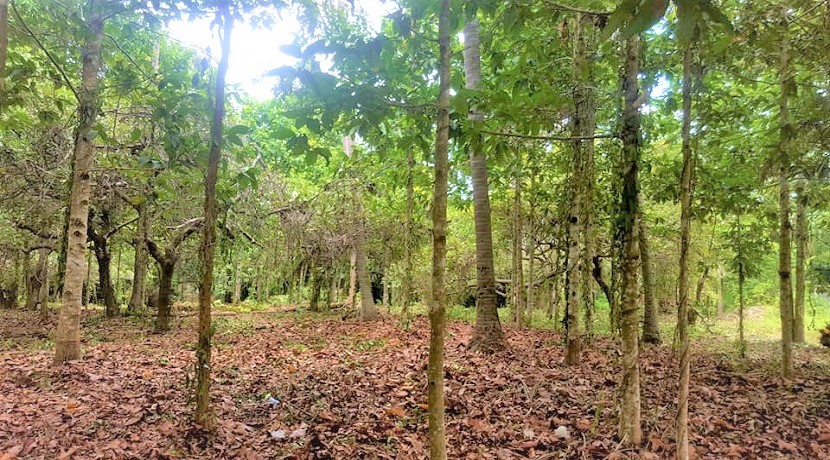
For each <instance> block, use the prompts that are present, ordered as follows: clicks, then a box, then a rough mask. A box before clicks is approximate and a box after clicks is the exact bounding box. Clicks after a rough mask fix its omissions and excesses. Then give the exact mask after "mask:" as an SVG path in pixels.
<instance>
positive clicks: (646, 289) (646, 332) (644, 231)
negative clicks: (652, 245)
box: [637, 193, 660, 344]
mask: <svg viewBox="0 0 830 460" xmlns="http://www.w3.org/2000/svg"><path fill="white" fill-rule="evenodd" d="M637 199H638V203H637V204H638V207H639V209H638V214H637V222H638V223H639V228H638V229H637V230H638V231H639V233H638V235H637V236H638V238H637V241H638V243H639V246H640V274H641V275H642V277H643V342H645V343H651V344H658V343H660V328H659V322H658V314H657V299H656V298H655V296H654V274H653V273H652V271H651V252H650V250H649V244H648V226H647V225H646V220H645V217H644V216H643V194H642V193H640V194H639V195H638V197H637Z"/></svg>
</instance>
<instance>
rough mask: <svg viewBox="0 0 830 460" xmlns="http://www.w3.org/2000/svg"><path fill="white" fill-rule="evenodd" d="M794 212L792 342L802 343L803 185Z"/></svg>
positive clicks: (805, 230) (805, 224) (805, 227)
mask: <svg viewBox="0 0 830 460" xmlns="http://www.w3.org/2000/svg"><path fill="white" fill-rule="evenodd" d="M796 191H797V193H798V195H797V198H796V208H795V209H796V211H795V305H794V306H793V342H796V343H804V294H805V291H806V280H805V277H806V266H807V245H808V244H809V243H808V242H809V230H808V222H807V200H808V197H807V194H806V192H805V191H804V185H803V184H799V186H798V187H797V188H796Z"/></svg>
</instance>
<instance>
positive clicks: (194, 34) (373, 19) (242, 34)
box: [169, 0, 395, 100]
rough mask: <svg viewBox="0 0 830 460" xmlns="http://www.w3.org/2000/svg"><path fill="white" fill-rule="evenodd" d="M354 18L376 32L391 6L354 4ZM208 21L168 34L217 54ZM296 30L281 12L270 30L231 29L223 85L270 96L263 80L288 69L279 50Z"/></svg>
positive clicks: (375, 0) (177, 24)
mask: <svg viewBox="0 0 830 460" xmlns="http://www.w3.org/2000/svg"><path fill="white" fill-rule="evenodd" d="M355 3H356V9H355V11H356V14H362V15H365V17H366V19H367V23H368V24H369V26H370V27H372V28H373V29H374V30H378V29H379V28H380V23H381V20H382V18H383V17H384V16H386V15H387V14H389V13H391V12H393V11H394V8H395V6H394V3H391V2H390V3H388V4H386V5H384V2H383V0H356V2H355ZM211 20H212V18H202V19H198V20H194V21H187V20H181V21H174V22H172V23H170V24H169V34H170V37H171V38H173V39H174V40H176V41H178V42H180V43H181V44H183V45H185V46H189V47H191V48H194V49H196V50H199V51H203V50H205V49H206V48H210V49H211V50H212V51H213V54H214V56H215V55H217V54H218V50H219V43H218V39H217V38H216V33H215V30H211V28H210V22H211ZM299 30H300V25H299V23H298V22H297V21H296V20H295V18H293V17H291V16H290V13H289V12H285V13H284V14H283V17H282V18H281V19H278V21H277V23H276V24H274V25H273V27H271V28H270V29H262V28H260V29H254V28H253V27H252V26H251V24H250V23H239V22H237V23H236V24H235V25H234V29H233V33H232V35H231V54H230V64H229V67H228V77H227V81H228V83H231V84H239V85H240V86H241V87H242V89H243V90H245V92H247V93H248V94H249V95H251V96H252V97H254V98H256V99H258V100H266V99H268V98H270V97H271V96H272V95H273V92H272V88H273V86H274V79H273V78H268V77H264V78H263V76H264V75H265V74H266V73H267V72H268V71H269V70H272V69H275V68H278V67H282V66H285V65H292V64H294V63H295V62H296V59H295V58H293V57H291V56H288V55H286V54H284V53H282V52H281V51H280V49H279V48H280V46H282V45H287V44H290V43H292V42H293V41H294V35H295V34H296V33H297V32H298V31H299Z"/></svg>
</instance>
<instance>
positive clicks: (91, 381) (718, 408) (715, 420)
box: [0, 311, 830, 459]
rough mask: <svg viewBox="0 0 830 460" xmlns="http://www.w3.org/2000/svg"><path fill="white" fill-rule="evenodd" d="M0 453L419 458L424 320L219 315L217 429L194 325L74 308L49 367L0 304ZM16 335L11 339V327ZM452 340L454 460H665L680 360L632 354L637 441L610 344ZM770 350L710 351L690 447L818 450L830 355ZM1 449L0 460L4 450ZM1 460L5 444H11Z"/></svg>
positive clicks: (704, 453)
mask: <svg viewBox="0 0 830 460" xmlns="http://www.w3.org/2000/svg"><path fill="white" fill-rule="evenodd" d="M0 315H2V317H0V333H2V334H0V335H2V336H3V337H5V338H6V340H5V342H3V344H2V346H3V348H2V351H0V453H5V452H12V453H16V455H17V456H18V457H19V458H77V459H81V458H84V459H86V458H142V459H154V458H159V459H160V458H243V459H244V458H250V459H253V458H317V459H322V458H344V459H345V458H390V459H391V458H401V459H406V458H424V455H425V452H426V444H427V431H426V428H427V427H426V411H425V409H426V408H427V406H426V393H425V385H426V381H425V374H426V373H425V366H426V350H427V340H428V327H427V324H426V321H425V320H424V319H420V318H419V319H416V320H414V321H413V322H412V324H411V325H410V326H409V327H408V328H406V329H402V328H401V327H400V326H399V324H398V322H397V321H396V320H395V319H394V318H392V317H389V316H384V317H383V319H381V320H379V321H376V322H371V323H360V322H356V321H350V320H346V321H344V320H342V319H341V318H340V317H339V316H332V315H326V314H320V315H314V316H311V315H308V314H305V313H302V312H282V313H273V312H269V313H243V314H222V313H220V314H219V315H218V316H217V319H216V328H217V329H216V336H215V340H214V344H215V351H214V360H213V364H214V366H213V367H214V373H213V376H214V387H213V398H214V401H215V410H216V417H217V419H218V424H217V428H216V429H215V431H213V432H212V433H210V434H206V433H204V432H202V431H200V430H199V429H197V428H196V427H195V426H194V425H193V423H192V421H191V420H192V404H193V403H192V401H190V400H189V399H188V398H189V397H191V395H192V394H193V391H192V389H191V388H190V387H189V386H190V385H191V384H192V382H193V380H192V376H193V367H192V366H193V347H194V342H195V333H194V330H195V326H194V324H193V322H194V321H195V320H194V319H193V318H186V319H184V320H183V321H182V322H180V324H179V325H178V327H177V328H175V329H174V330H173V331H171V332H170V333H169V334H165V335H148V334H147V333H146V332H145V330H146V328H142V327H140V326H141V325H139V324H136V322H135V321H133V320H129V319H117V320H108V321H98V319H97V316H89V317H87V318H86V319H85V327H84V330H85V354H84V357H83V359H82V360H80V361H76V362H72V363H70V364H68V365H65V366H62V367H59V368H53V367H51V366H50V363H51V357H52V354H51V344H50V342H49V340H48V338H47V337H48V336H49V335H48V333H49V331H50V330H51V327H43V326H38V327H33V326H31V325H33V324H36V319H35V317H34V316H33V314H32V313H29V312H22V311H0ZM12 332H13V333H14V334H12ZM471 333H472V329H471V326H470V325H469V324H467V323H465V322H460V321H455V322H451V323H450V324H449V327H448V340H447V366H446V374H445V377H446V385H447V417H448V418H447V426H448V439H449V442H448V448H449V456H450V458H499V459H512V458H515V459H519V458H546V459H554V458H563V459H565V458H667V457H671V456H673V449H674V446H673V440H672V438H673V417H674V413H675V407H674V404H675V390H676V388H675V386H676V372H677V365H676V356H675V355H674V354H673V352H672V349H671V348H670V347H668V346H659V347H647V348H645V349H644V350H643V353H642V356H641V366H642V374H643V396H642V397H643V422H644V423H643V425H644V432H645V436H644V439H645V443H644V446H643V447H642V449H641V450H639V451H632V450H623V449H621V447H620V445H619V444H618V442H617V441H616V440H615V438H614V434H615V431H616V427H615V423H616V409H615V407H616V399H617V395H616V391H617V387H618V383H619V382H618V379H619V377H618V376H619V374H620V372H619V362H618V361H619V359H618V354H617V352H616V350H617V346H616V344H614V343H613V342H612V341H611V340H610V339H597V340H595V341H593V342H592V344H591V345H590V348H588V349H586V351H585V354H584V359H583V362H582V364H581V365H579V366H576V367H566V366H564V364H563V359H564V355H563V347H562V337H561V336H560V335H558V334H557V333H556V332H553V331H545V330H538V329H530V330H516V329H507V330H506V337H507V340H508V342H509V349H508V350H506V351H504V352H502V353H500V354H495V355H487V356H485V355H481V354H478V353H475V352H472V351H468V350H467V348H466V344H467V342H468V340H469V338H470V335H471ZM777 353H778V348H777V345H776V344H775V343H773V342H770V343H768V344H759V343H753V344H752V348H751V349H750V357H749V360H747V361H745V362H739V361H737V360H735V359H734V358H732V357H727V356H725V355H717V354H714V353H712V352H710V351H707V350H705V349H697V350H695V355H694V359H693V362H692V366H693V368H694V369H695V371H694V373H693V374H692V385H691V392H692V399H691V415H692V417H691V432H692V444H693V446H694V448H695V451H696V453H697V455H698V458H712V459H722V458H790V459H795V458H805V459H807V458H810V459H816V458H828V456H830V421H828V420H827V413H828V411H830V393H828V391H829V389H830V354H828V352H827V350H823V349H819V348H816V347H805V348H800V349H798V350H797V358H798V359H797V361H796V362H797V363H798V365H799V367H798V369H797V370H798V373H799V376H800V377H799V378H797V379H795V380H792V381H789V382H787V381H784V380H782V379H780V378H779V377H777V375H776V374H777V367H776V365H775V360H776V359H777V357H778V355H777ZM3 458H6V457H3ZM10 458H12V457H10Z"/></svg>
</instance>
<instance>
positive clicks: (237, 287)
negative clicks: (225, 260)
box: [231, 260, 303, 305]
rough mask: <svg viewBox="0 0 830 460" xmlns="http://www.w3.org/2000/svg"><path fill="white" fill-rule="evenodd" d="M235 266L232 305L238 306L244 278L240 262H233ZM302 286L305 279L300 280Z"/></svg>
mask: <svg viewBox="0 0 830 460" xmlns="http://www.w3.org/2000/svg"><path fill="white" fill-rule="evenodd" d="M231 263H232V264H233V298H232V299H231V301H232V303H233V304H234V305H235V304H238V303H239V302H240V301H241V300H242V278H241V277H240V276H239V261H238V260H232V261H231ZM299 284H300V286H302V284H303V279H300V283H299Z"/></svg>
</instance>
